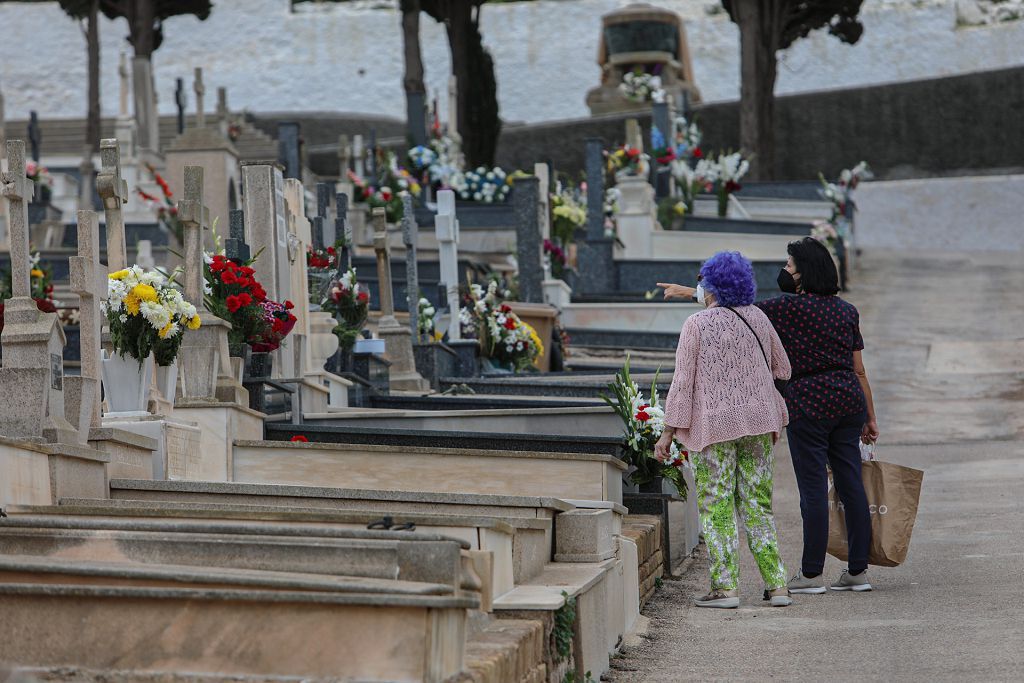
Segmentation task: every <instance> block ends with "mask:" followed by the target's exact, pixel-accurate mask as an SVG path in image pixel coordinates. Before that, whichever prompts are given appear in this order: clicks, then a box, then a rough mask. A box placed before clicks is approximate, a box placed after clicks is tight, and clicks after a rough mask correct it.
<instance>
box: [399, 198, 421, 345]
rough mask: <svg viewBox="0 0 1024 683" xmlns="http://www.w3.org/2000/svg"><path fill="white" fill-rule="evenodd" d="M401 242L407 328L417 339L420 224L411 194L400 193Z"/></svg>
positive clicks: (418, 332) (418, 333)
mask: <svg viewBox="0 0 1024 683" xmlns="http://www.w3.org/2000/svg"><path fill="white" fill-rule="evenodd" d="M402 209H403V211H402V244H404V245H405V298H406V302H407V305H408V307H409V308H408V311H409V329H410V330H411V331H412V338H413V339H414V340H417V341H418V340H419V338H420V331H419V324H420V323H419V317H420V278H419V272H418V271H417V269H416V246H417V244H416V242H417V239H418V236H419V230H420V226H419V225H417V224H416V212H415V210H414V209H413V205H412V195H411V194H409V193H408V192H404V193H402Z"/></svg>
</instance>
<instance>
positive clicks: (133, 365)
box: [103, 353, 153, 414]
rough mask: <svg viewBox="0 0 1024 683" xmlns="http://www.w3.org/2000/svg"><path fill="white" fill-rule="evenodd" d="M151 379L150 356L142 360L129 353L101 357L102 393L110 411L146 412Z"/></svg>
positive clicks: (151, 363)
mask: <svg viewBox="0 0 1024 683" xmlns="http://www.w3.org/2000/svg"><path fill="white" fill-rule="evenodd" d="M152 382H153V357H152V356H149V357H148V358H146V359H145V360H144V361H142V362H141V363H140V362H139V361H137V360H135V359H134V358H132V357H131V356H128V355H124V356H122V355H120V354H116V353H115V354H113V355H112V356H110V357H108V358H104V359H103V395H104V396H105V397H106V399H107V405H108V406H109V407H110V410H109V411H108V414H110V413H130V414H131V413H134V414H142V413H145V412H146V405H147V401H148V399H149V386H150V384H152Z"/></svg>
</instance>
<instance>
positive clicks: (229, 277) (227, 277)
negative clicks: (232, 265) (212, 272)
mask: <svg viewBox="0 0 1024 683" xmlns="http://www.w3.org/2000/svg"><path fill="white" fill-rule="evenodd" d="M220 279H221V282H223V283H224V284H226V285H233V284H235V283H237V282H238V278H237V277H235V274H234V273H232V272H231V271H230V270H227V269H225V270H224V271H223V272H222V273H221V274H220Z"/></svg>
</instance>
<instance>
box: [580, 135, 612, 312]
mask: <svg viewBox="0 0 1024 683" xmlns="http://www.w3.org/2000/svg"><path fill="white" fill-rule="evenodd" d="M585 168H586V174H587V233H586V239H585V240H584V242H583V243H582V244H581V245H580V246H579V256H578V258H577V264H576V268H577V270H578V272H579V286H580V290H581V291H582V292H583V293H585V294H596V293H600V292H611V291H614V290H615V252H614V248H615V240H614V239H613V238H610V237H605V234H604V219H605V216H604V141H603V140H602V139H600V138H587V141H586V151H585Z"/></svg>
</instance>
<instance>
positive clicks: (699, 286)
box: [693, 282, 707, 305]
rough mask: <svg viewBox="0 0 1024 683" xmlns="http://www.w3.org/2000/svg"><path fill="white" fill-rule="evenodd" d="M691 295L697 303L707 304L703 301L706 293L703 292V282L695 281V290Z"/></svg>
mask: <svg viewBox="0 0 1024 683" xmlns="http://www.w3.org/2000/svg"><path fill="white" fill-rule="evenodd" d="M693 296H694V297H696V299H697V303H699V304H704V305H707V303H706V302H705V301H704V297H705V296H706V294H705V292H704V283H703V282H698V283H697V292H696V293H695V294H694V295H693Z"/></svg>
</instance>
